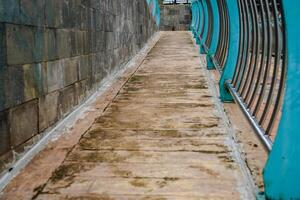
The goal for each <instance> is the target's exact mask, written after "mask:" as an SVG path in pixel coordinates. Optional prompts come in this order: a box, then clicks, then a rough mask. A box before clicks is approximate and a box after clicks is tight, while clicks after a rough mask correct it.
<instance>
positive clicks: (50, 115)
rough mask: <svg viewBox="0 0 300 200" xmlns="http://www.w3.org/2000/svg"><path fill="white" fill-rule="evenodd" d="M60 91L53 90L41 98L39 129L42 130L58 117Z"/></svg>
mask: <svg viewBox="0 0 300 200" xmlns="http://www.w3.org/2000/svg"><path fill="white" fill-rule="evenodd" d="M58 96H59V92H57V91H56V92H52V93H50V94H47V95H45V96H43V97H41V98H40V99H39V131H40V132H42V131H44V130H45V129H46V128H48V127H49V126H51V125H53V124H54V123H55V122H56V121H57V120H58V119H59V115H58Z"/></svg>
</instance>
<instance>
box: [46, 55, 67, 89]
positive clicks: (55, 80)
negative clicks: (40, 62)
mask: <svg viewBox="0 0 300 200" xmlns="http://www.w3.org/2000/svg"><path fill="white" fill-rule="evenodd" d="M46 66H47V67H46V68H47V70H46V71H47V79H46V80H47V89H48V92H53V91H55V90H58V89H61V88H63V65H62V61H61V60H58V61H52V62H48V63H47V64H46Z"/></svg>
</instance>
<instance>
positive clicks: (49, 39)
mask: <svg viewBox="0 0 300 200" xmlns="http://www.w3.org/2000/svg"><path fill="white" fill-rule="evenodd" d="M43 57H44V58H45V59H46V60H55V59H58V53H57V40H56V33H55V29H46V30H45V48H44V56H43Z"/></svg>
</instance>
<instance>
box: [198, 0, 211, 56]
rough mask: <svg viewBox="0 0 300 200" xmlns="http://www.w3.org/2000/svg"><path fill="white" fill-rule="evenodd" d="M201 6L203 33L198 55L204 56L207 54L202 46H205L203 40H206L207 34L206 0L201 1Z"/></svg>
mask: <svg viewBox="0 0 300 200" xmlns="http://www.w3.org/2000/svg"><path fill="white" fill-rule="evenodd" d="M202 4H203V15H204V16H205V17H204V33H203V37H202V38H201V41H200V42H201V46H200V53H201V54H205V53H207V52H206V51H205V48H204V45H205V40H206V38H207V33H208V23H209V22H208V20H209V19H208V6H207V2H206V0H202Z"/></svg>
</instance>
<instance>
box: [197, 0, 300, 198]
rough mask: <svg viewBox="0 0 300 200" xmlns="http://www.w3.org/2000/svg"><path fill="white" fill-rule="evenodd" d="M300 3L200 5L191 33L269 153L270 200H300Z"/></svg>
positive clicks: (225, 96) (203, 0) (227, 0)
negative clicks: (299, 23)
mask: <svg viewBox="0 0 300 200" xmlns="http://www.w3.org/2000/svg"><path fill="white" fill-rule="evenodd" d="M299 6H300V2H299V1H297V0H194V1H193V2H192V4H191V11H192V16H193V17H192V24H191V31H192V32H193V34H194V38H195V39H196V42H197V44H199V45H200V52H201V53H205V54H207V67H208V69H214V68H216V69H217V70H218V71H219V72H220V74H221V78H220V83H219V86H220V98H221V100H222V101H224V102H230V101H233V100H234V101H236V103H237V104H238V105H239V106H240V107H241V109H242V111H243V113H244V114H245V116H246V117H247V119H248V120H249V122H250V124H251V125H252V126H253V128H254V130H255V131H256V133H257V135H258V136H259V138H260V139H261V141H262V143H263V144H264V146H265V147H266V150H268V151H269V153H270V154H269V159H268V161H267V163H266V166H265V169H264V183H265V194H264V195H263V196H262V198H265V199H300V181H299V179H300V156H299V155H300V132H299V130H300V129H299V125H298V124H300V120H299V116H300V92H299V89H298V88H300V79H299V77H300V38H299V34H300V27H299V25H298V20H299V18H300V9H298V7H299Z"/></svg>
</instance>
